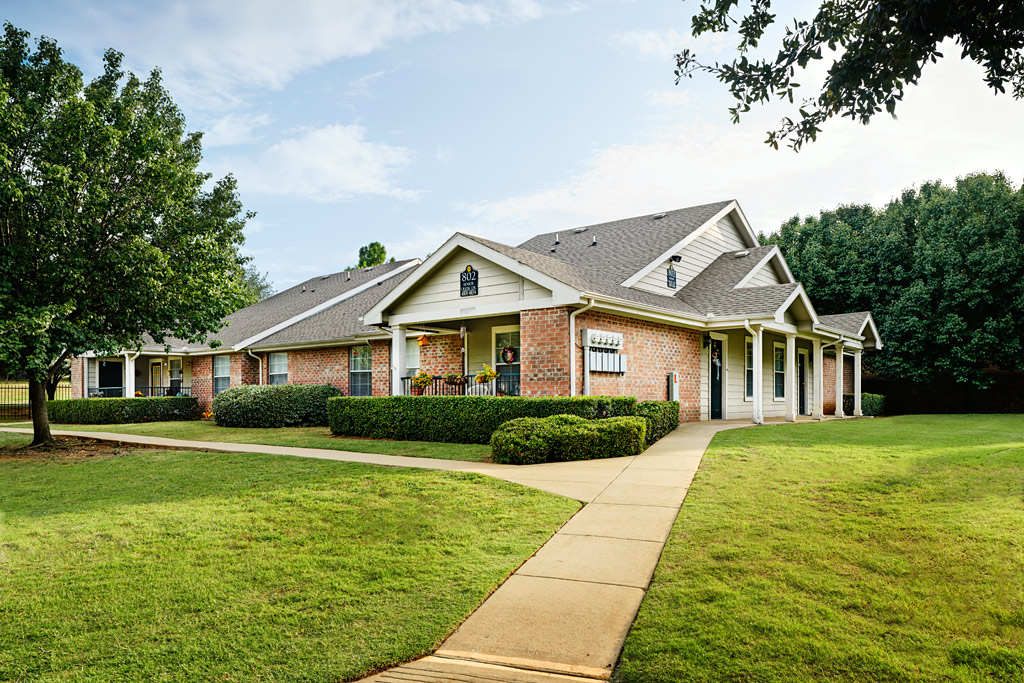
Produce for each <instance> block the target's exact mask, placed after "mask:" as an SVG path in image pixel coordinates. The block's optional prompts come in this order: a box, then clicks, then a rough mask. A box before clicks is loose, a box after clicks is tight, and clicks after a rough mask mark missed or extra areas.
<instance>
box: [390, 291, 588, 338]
mask: <svg viewBox="0 0 1024 683" xmlns="http://www.w3.org/2000/svg"><path fill="white" fill-rule="evenodd" d="M567 303H579V299H578V298H577V299H575V300H573V301H570V302H561V303H559V302H558V301H557V300H555V299H553V298H551V297H548V298H545V299H527V300H526V301H506V302H503V303H496V304H485V305H483V306H467V307H466V308H443V309H436V310H432V311H420V312H418V313H402V314H401V315H389V316H388V322H387V324H388V326H390V327H394V326H395V325H408V326H409V327H415V326H417V325H419V324H421V323H424V322H430V321H439V320H444V321H449V320H470V319H473V318H488V317H492V316H496V315H509V314H514V313H521V312H522V311H526V310H532V309H535V308H556V307H558V306H562V305H565V304H567ZM524 304H525V305H524ZM374 324H380V323H374ZM456 334H458V332H456Z"/></svg>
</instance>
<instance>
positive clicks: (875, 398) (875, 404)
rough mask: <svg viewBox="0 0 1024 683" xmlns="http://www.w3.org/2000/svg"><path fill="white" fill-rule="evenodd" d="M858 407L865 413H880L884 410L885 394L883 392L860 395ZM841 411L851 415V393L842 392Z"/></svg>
mask: <svg viewBox="0 0 1024 683" xmlns="http://www.w3.org/2000/svg"><path fill="white" fill-rule="evenodd" d="M860 409H861V412H863V413H864V414H865V415H881V414H882V413H883V412H885V396H884V395H883V394H866V393H863V392H862V393H861V395H860ZM843 412H844V413H846V414H847V415H853V394H843Z"/></svg>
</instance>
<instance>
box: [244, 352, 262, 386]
mask: <svg viewBox="0 0 1024 683" xmlns="http://www.w3.org/2000/svg"><path fill="white" fill-rule="evenodd" d="M245 352H246V353H248V354H249V355H250V356H252V357H253V358H255V359H256V362H258V363H259V364H260V386H263V359H262V358H260V357H259V356H257V355H256V354H254V353H253V352H252V349H250V348H249V347H246V349H245Z"/></svg>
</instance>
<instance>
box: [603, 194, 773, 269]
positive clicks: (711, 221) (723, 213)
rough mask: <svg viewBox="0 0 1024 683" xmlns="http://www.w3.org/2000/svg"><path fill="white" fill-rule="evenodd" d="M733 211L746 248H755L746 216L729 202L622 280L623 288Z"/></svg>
mask: <svg viewBox="0 0 1024 683" xmlns="http://www.w3.org/2000/svg"><path fill="white" fill-rule="evenodd" d="M734 211H735V212H736V216H737V217H738V218H739V219H740V220H739V224H740V226H739V227H740V232H741V233H746V234H745V235H744V236H745V237H746V238H747V241H748V243H749V244H748V246H750V247H755V246H757V244H758V242H757V235H755V234H754V231H753V230H751V229H750V223H748V222H747V218H746V216H744V215H743V212H742V211H741V210H740V205H739V204H738V203H736V200H735V199H734V200H732V201H731V202H729V203H728V204H727V205H726V206H725V208H723V209H722V210H720V211H719V212H718V213H716V214H715V215H714V216H712V217H711V218H709V219H708V220H707V221H705V222H704V223H703V224H702V225H701V226H700V227H699V228H697V229H696V230H694V231H693V232H691V233H690V234H689V235H687V236H686V237H684V238H683V239H682V240H680V241H679V242H677V243H676V245H675V246H673V247H672V248H671V249H669V250H668V251H666V252H665V253H664V254H662V255H661V256H659V257H658V258H657V259H655V260H654V261H651V262H650V263H648V264H647V265H646V266H644V267H643V268H641V269H640V270H638V271H637V272H636V273H633V274H632V275H630V276H629V277H628V278H626V279H625V280H623V282H622V286H623V287H632V286H633V285H635V284H636V283H637V282H639V281H640V280H641V279H643V277H644V276H645V275H647V274H648V273H649V272H651V271H652V270H654V269H655V268H657V267H658V266H659V265H661V264H662V263H664V262H665V261H667V260H668V259H669V258H671V257H672V256H673V255H675V254H678V253H679V252H681V251H682V250H683V249H684V248H685V247H686V245H688V244H689V243H690V242H693V241H694V240H695V239H697V238H698V237H700V236H701V235H702V234H703V233H704V231H705V230H707V229H708V228H710V227H711V226H712V225H714V224H716V223H717V222H718V221H720V220H722V219H723V218H725V217H726V216H728V215H729V214H730V213H732V212H734Z"/></svg>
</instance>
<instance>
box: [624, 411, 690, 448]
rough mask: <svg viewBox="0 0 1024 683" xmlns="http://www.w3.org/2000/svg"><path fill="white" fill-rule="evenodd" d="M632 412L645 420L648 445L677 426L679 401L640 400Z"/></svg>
mask: <svg viewBox="0 0 1024 683" xmlns="http://www.w3.org/2000/svg"><path fill="white" fill-rule="evenodd" d="M633 414H634V415H636V416H637V417H642V418H644V419H645V420H647V445H648V446H650V445H651V444H652V443H654V442H655V441H658V440H659V439H661V438H662V437H663V436H665V435H666V434H668V433H669V432H671V431H672V430H673V429H675V428H676V427H678V426H679V401H642V402H641V403H637V404H636V412H634V413H633Z"/></svg>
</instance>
